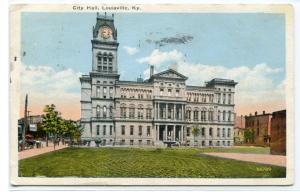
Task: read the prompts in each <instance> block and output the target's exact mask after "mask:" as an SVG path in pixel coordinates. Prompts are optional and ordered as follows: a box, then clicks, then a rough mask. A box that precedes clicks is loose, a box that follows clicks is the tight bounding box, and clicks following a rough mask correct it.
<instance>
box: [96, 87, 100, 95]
mask: <svg viewBox="0 0 300 192" xmlns="http://www.w3.org/2000/svg"><path fill="white" fill-rule="evenodd" d="M96 97H100V86H97V88H96Z"/></svg>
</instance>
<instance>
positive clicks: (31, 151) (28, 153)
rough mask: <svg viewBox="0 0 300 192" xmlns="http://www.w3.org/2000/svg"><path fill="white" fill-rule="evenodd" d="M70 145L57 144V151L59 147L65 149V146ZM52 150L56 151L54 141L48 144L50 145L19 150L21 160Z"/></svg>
mask: <svg viewBox="0 0 300 192" xmlns="http://www.w3.org/2000/svg"><path fill="white" fill-rule="evenodd" d="M66 147H68V146H67V145H63V144H62V143H60V144H59V146H58V145H56V146H55V151H56V150H59V149H63V148H66ZM51 151H54V147H53V143H50V142H49V144H48V147H46V145H45V146H43V147H42V148H33V149H27V150H24V151H20V152H19V154H18V155H19V160H21V159H25V158H28V157H33V156H36V155H40V154H43V153H49V152H51Z"/></svg>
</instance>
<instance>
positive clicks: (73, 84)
mask: <svg viewBox="0 0 300 192" xmlns="http://www.w3.org/2000/svg"><path fill="white" fill-rule="evenodd" d="M293 66H294V63H293V7H292V6H291V5H271V4H269V5H201V4H196V5H195V4H193V5H189V4H183V5H179V4H160V5H144V4H140V5H139V4H94V5H88V4H74V5H71V4H69V5H54V4H52V5H42V4H35V5H34V4H31V5H26V4H22V5H21V4H15V5H11V7H10V78H11V79H10V123H11V126H10V130H11V135H10V137H11V138H10V140H11V148H10V152H11V155H10V162H11V163H10V170H11V183H12V184H13V185H170V186H172V185H187V186H188V185H292V184H293V182H294V140H293V135H294V124H293V122H294V98H293V94H294V87H293V80H294V73H293Z"/></svg>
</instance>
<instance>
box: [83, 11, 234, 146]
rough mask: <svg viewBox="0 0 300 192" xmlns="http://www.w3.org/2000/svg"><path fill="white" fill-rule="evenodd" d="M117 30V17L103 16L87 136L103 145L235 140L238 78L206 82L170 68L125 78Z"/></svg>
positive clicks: (87, 86)
mask: <svg viewBox="0 0 300 192" xmlns="http://www.w3.org/2000/svg"><path fill="white" fill-rule="evenodd" d="M118 46H119V43H118V41H117V30H116V28H115V26H114V19H113V16H112V17H109V16H99V15H98V16H97V20H96V25H95V26H94V27H93V39H92V56H93V59H92V60H93V63H92V71H91V72H90V73H89V75H83V76H82V77H81V78H80V81H81V126H82V127H83V128H84V132H83V135H82V139H89V140H98V139H100V140H101V141H102V142H101V143H102V145H114V144H117V145H118V144H120V145H163V143H164V142H166V141H177V142H179V143H180V144H182V145H192V144H194V139H193V138H194V137H193V135H192V128H193V127H195V126H197V127H199V128H200V130H201V134H200V135H199V136H198V137H196V141H197V142H196V143H197V144H198V145H201V146H231V145H233V125H234V93H235V85H236V84H237V83H236V82H234V81H233V80H227V79H213V80H211V81H208V82H206V83H205V86H190V85H186V80H187V79H188V78H187V77H185V76H184V75H182V74H180V73H178V72H177V71H175V70H172V69H168V70H165V71H162V72H160V73H157V74H154V67H153V66H151V68H150V78H149V79H147V80H143V79H141V78H138V79H137V81H121V80H119V77H120V75H119V74H118V62H117V51H118Z"/></svg>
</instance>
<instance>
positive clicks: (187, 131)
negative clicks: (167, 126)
mask: <svg viewBox="0 0 300 192" xmlns="http://www.w3.org/2000/svg"><path fill="white" fill-rule="evenodd" d="M190 135H191V128H189V127H187V128H186V136H187V137H189V136H190Z"/></svg>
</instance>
